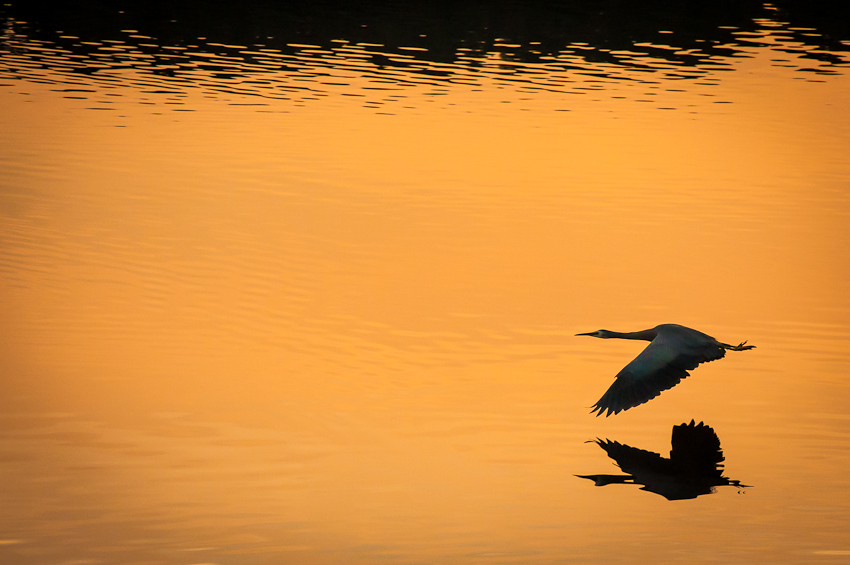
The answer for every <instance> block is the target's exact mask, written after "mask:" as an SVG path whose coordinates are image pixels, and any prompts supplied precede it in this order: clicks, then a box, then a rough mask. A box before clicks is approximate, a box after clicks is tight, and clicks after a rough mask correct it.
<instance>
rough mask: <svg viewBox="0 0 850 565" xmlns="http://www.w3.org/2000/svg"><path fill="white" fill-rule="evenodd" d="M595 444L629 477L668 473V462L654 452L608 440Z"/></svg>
mask: <svg viewBox="0 0 850 565" xmlns="http://www.w3.org/2000/svg"><path fill="white" fill-rule="evenodd" d="M596 443H597V444H598V445H599V447H601V448H602V449H604V450H605V452H606V453H607V454H608V457H610V458H611V459H613V460H614V461H616V462H617V466H618V467H619V468H620V469H622V470H623V471H624V472H626V473H628V474H630V475H642V474H645V473H659V474H660V473H669V472H670V460H669V459H665V458H664V457H661V455H659V454H658V453H655V452H654V451H646V450H645V449H638V448H637V447H632V446H630V445H625V444H622V443H620V442H618V441H611V440H610V439H608V440H604V441H603V440H599V439H598V440H596Z"/></svg>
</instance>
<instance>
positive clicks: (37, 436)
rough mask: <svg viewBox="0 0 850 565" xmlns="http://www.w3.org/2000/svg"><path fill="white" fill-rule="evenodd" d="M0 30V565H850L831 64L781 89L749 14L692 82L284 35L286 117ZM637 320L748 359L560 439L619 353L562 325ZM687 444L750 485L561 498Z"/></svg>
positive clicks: (246, 99) (629, 347) (849, 90)
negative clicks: (79, 59) (681, 330)
mask: <svg viewBox="0 0 850 565" xmlns="http://www.w3.org/2000/svg"><path fill="white" fill-rule="evenodd" d="M12 29H13V31H12V32H11V35H9V34H7V39H6V41H7V43H6V46H7V54H6V55H4V58H3V66H2V71H3V72H2V73H0V109H2V111H0V311H1V312H2V315H0V334H1V335H2V337H3V339H2V340H0V374H2V384H3V388H4V394H3V395H2V396H0V407H2V418H0V453H2V459H0V461H2V464H0V484H2V485H4V487H3V489H2V490H0V501H2V504H0V525H2V529H1V530H0V535H2V538H3V539H2V540H0V559H2V560H3V562H4V563H26V564H29V563H101V562H103V563H187V564H188V563H220V564H225V563H351V562H364V563H366V562H369V563H371V562H375V561H388V562H394V563H395V562H416V563H422V562H427V563H431V562H433V563H445V562H479V563H528V562H540V563H551V562H561V561H575V562H600V561H629V562H634V561H644V562H652V563H657V562H687V563H693V562H753V561H757V562H778V561H780V562H793V563H798V562H810V561H815V562H819V561H818V560H823V561H825V562H833V560H841V559H846V556H847V555H850V543H848V541H847V538H846V532H847V530H848V527H850V479H848V477H847V473H846V471H845V470H846V468H847V467H848V465H850V435H848V433H847V423H848V419H850V415H848V412H847V406H848V402H850V385H848V382H847V378H846V375H847V370H848V365H849V364H850V355H848V344H850V323H848V313H850V283H848V281H850V272H848V271H850V262H848V261H847V251H846V250H847V248H848V245H850V221H848V220H850V202H849V201H848V200H849V199H850V185H848V179H850V160H848V158H847V155H848V149H850V111H848V106H847V104H846V103H844V101H846V100H848V99H850V77H848V74H847V67H846V64H847V63H846V61H847V59H846V58H845V59H844V61H845V62H844V66H842V65H834V66H828V69H827V70H829V71H830V73H831V74H817V73H813V72H800V70H799V69H800V68H801V67H803V66H805V65H811V63H810V62H805V61H803V60H802V59H801V55H799V54H788V53H785V52H782V53H781V54H779V53H780V52H779V51H778V50H777V49H778V48H779V47H782V45H783V44H782V38H781V37H774V36H773V35H771V34H772V31H771V30H772V29H773V28H771V27H770V26H767V25H766V26H765V30H764V34H763V35H764V38H765V40H764V43H765V45H764V46H761V47H753V48H751V49H750V50H749V51H748V56H747V57H745V58H740V59H735V58H732V59H729V60H727V61H725V64H726V65H727V67H728V68H726V69H724V71H723V72H716V73H715V72H712V71H711V70H706V71H704V72H705V73H706V76H707V77H708V78H707V79H704V80H703V82H704V84H695V83H694V82H688V83H684V84H683V82H682V81H681V80H677V81H675V82H674V81H673V80H672V79H668V78H665V77H664V76H654V77H653V79H652V80H651V81H648V82H643V83H635V82H630V81H632V80H633V79H637V78H640V77H643V76H645V75H641V74H639V73H638V72H637V71H631V70H629V69H628V68H626V69H619V70H617V73H619V74H616V75H615V76H612V77H611V78H608V79H604V80H601V81H600V80H599V79H598V78H594V77H592V76H590V75H587V74H581V73H577V74H569V73H568V74H569V77H570V80H571V81H572V82H571V83H570V85H569V86H568V87H563V88H560V87H559V88H530V87H529V86H528V85H527V84H525V83H522V82H510V81H506V80H504V77H501V76H500V75H499V74H498V72H497V71H498V69H500V68H501V67H500V66H499V58H498V56H497V55H492V56H491V59H492V62H491V63H487V60H486V59H485V61H484V62H485V65H484V67H483V69H484V70H483V71H482V72H480V73H479V74H475V75H474V77H473V78H471V79H470V78H469V77H468V75H469V76H471V75H470V73H471V71H470V70H469V68H467V67H465V66H464V64H463V63H462V61H460V62H455V63H451V64H450V63H445V64H442V66H440V65H438V64H436V63H435V64H434V65H433V66H434V68H442V69H444V70H447V72H450V73H455V74H456V75H457V76H459V77H461V79H463V77H465V76H466V77H467V78H468V80H458V81H457V83H453V82H447V83H445V84H443V83H440V82H433V81H431V82H429V81H420V80H419V77H418V76H415V75H414V73H411V74H410V76H407V75H405V73H404V72H403V71H393V72H389V71H386V72H385V73H384V71H383V70H381V69H379V68H377V67H372V66H370V65H371V63H370V62H369V60H368V59H364V58H362V57H360V58H358V56H356V55H358V53H359V52H360V51H366V50H372V51H377V52H380V51H381V46H380V45H376V46H369V45H365V46H364V45H359V46H358V45H356V44H348V46H347V47H345V48H344V49H343V47H340V49H339V50H338V51H332V52H331V51H328V50H327V49H325V50H324V51H325V52H327V53H333V54H334V57H336V59H334V58H333V57H330V56H329V55H328V56H327V60H325V59H323V57H325V56H326V55H327V53H323V51H322V50H321V49H318V50H316V49H313V48H310V47H309V46H304V47H293V48H292V49H295V50H296V55H297V57H300V58H301V63H293V61H297V60H298V58H297V57H295V58H294V59H287V60H288V61H289V63H290V64H293V65H296V67H297V65H298V64H300V65H302V66H301V67H297V69H298V70H299V72H305V73H307V78H306V79H305V81H306V84H307V85H308V86H313V87H314V90H315V91H317V92H319V93H320V94H321V95H320V96H314V97H306V98H303V97H302V98H298V97H295V96H288V97H287V96H283V97H276V96H270V95H268V92H266V91H264V90H263V88H266V87H260V86H256V85H251V84H242V85H241V86H240V87H239V88H236V87H233V88H232V89H231V90H230V91H224V89H223V88H220V85H218V86H215V85H214V87H211V86H207V87H204V86H198V85H203V84H205V83H204V81H205V80H206V81H207V83H215V77H211V76H206V75H205V74H204V73H205V72H206V71H204V70H203V68H201V69H200V70H198V71H196V72H195V73H196V74H195V75H193V76H192V77H190V78H191V81H190V82H189V83H188V84H185V83H180V82H173V83H172V82H169V79H168V78H162V77H154V76H153V75H146V74H145V72H144V71H143V70H140V69H139V68H137V69H133V68H123V69H118V70H115V71H111V74H108V80H107V79H106V78H103V73H101V74H100V75H98V74H97V73H95V74H94V75H91V76H89V75H86V74H80V73H77V74H75V73H74V72H72V71H68V70H67V69H63V68H62V65H61V64H59V65H58V67H50V66H49V65H47V66H39V65H35V64H31V63H29V62H30V61H31V60H32V59H31V56H32V53H33V52H39V53H40V52H41V51H43V50H46V49H48V47H46V46H45V45H43V44H42V43H37V42H36V43H32V42H31V41H30V40H29V39H28V37H27V36H26V33H24V32H23V31H14V30H17V29H18V28H16V27H13V28H12ZM70 41H73V40H70ZM151 41H153V40H151ZM111 45H113V46H114V45H118V46H119V47H120V48H122V49H125V50H126V51H128V52H131V55H132V53H133V52H132V49H131V48H130V47H128V46H127V45H129V44H126V45H125V44H118V43H115V42H114V43H112V44H111ZM122 45H123V46H122ZM340 45H343V44H342V43H340ZM13 47H14V49H13ZM201 47H202V46H201ZM201 47H198V49H199V50H200V49H201ZM114 48H116V49H117V47H114ZM27 49H28V50H29V51H27ZM233 49H237V50H238V49H240V48H239V46H234V47H233ZM241 49H242V50H244V51H250V50H252V49H256V47H254V48H252V47H250V46H243V47H241ZM311 49H312V50H313V51H316V53H313V52H312V51H311ZM209 50H210V51H212V50H213V49H212V48H209ZM22 53H23V54H22ZM266 53H270V55H268V56H269V57H272V58H273V57H275V56H277V57H283V54H282V53H276V52H275V51H274V50H273V49H269V50H267V51H266ZM41 54H42V55H43V53H41ZM12 55H14V57H13V56H12ZM53 56H54V57H55V58H56V59H57V60H59V61H60V62H61V61H65V60H68V61H71V60H73V59H72V58H69V57H67V54H66V53H65V52H64V51H63V50H62V49H56V53H54V55H53ZM132 56H135V55H132ZM198 56H199V57H200V55H198ZM393 56H395V55H393ZM293 57H294V56H293ZM346 57H348V58H346ZM778 57H781V58H782V59H783V61H782V64H779V63H777V58H778ZM361 60H362V61H363V62H362V63H361V62H359V61H361ZM584 64H586V65H587V66H588V68H589V69H590V70H593V66H594V64H593V63H589V62H585V63H584ZM358 65H360V66H362V67H363V70H362V71H358V70H357V68H358ZM488 65H489V66H488ZM517 65H518V67H520V68H519V71H518V72H523V73H524V72H531V71H535V72H538V73H539V74H541V75H542V78H541V76H537V78H534V79H533V80H532V86H534V85H535V84H537V85H538V86H539V85H540V84H543V83H546V82H547V81H549V82H550V83H552V82H557V81H556V79H557V77H560V76H561V75H557V76H556V74H557V73H555V71H553V70H552V67H551V66H547V65H546V64H540V65H539V67H534V66H533V65H528V66H523V65H520V64H517ZM599 68H600V69H601V70H605V71H607V72H613V71H611V69H610V68H607V67H605V66H604V65H603V64H601V63H600V64H599ZM823 68H827V67H826V66H824V67H823ZM316 69H322V70H324V71H326V72H327V73H329V75H330V76H322V75H321V74H320V73H317V72H316ZM328 69H330V70H328ZM340 69H342V70H340ZM249 70H250V69H249ZM245 72H246V73H248V71H247V70H246V71H245ZM251 72H254V71H251ZM256 72H257V73H259V71H256ZM310 72H313V75H310ZM358 72H359V73H360V74H358ZM559 72H560V71H559ZM382 73H383V74H382ZM547 73H549V74H548V75H547ZM550 75H551V76H550ZM340 77H342V78H340ZM249 78H250V77H249ZM253 78H257V77H253ZM267 78H268V80H269V83H270V84H271V85H272V86H274V85H275V84H277V83H276V82H275V81H277V82H279V83H280V84H291V82H290V83H287V82H286V81H287V80H290V79H291V77H288V76H287V77H284V76H277V75H270V76H268V77H267ZM343 79H344V80H343ZM340 80H343V83H341V85H340V84H338V83H339V82H340ZM146 81H147V83H150V84H152V85H153V86H144V85H145V84H146ZM393 81H395V82H393ZM405 81H407V82H405ZM470 81H472V82H473V83H474V84H472V83H470ZM325 83H333V84H325ZM467 83H470V84H471V85H470V84H467ZM376 84H382V85H384V86H381V88H386V89H388V90H387V91H379V92H380V93H379V94H375V93H376V91H375V90H374V88H375V87H376ZM563 84H566V83H563ZM163 85H165V86H163ZM322 85H324V86H322ZM399 85H402V86H399ZM166 87H167V88H170V89H171V91H170V94H169V93H162V92H165V91H164V90H163V89H164V88H166ZM269 88H272V87H269ZM146 89H147V90H146ZM582 89H590V90H582ZM69 91H72V92H69ZM160 91H162V92H160ZM386 92H396V97H395V98H389V95H386ZM435 93H436V94H437V95H435ZM385 95H386V96H385ZM650 97H651V99H650ZM647 99H648V100H649V101H644V100H647ZM172 102H173V104H172ZM718 102H720V103H718ZM186 110H188V111H186ZM663 322H675V323H680V324H685V325H688V326H691V327H695V328H698V329H700V330H702V331H704V332H706V333H709V334H711V335H714V336H715V337H717V338H718V339H720V340H721V341H725V342H729V343H738V342H740V341H743V340H744V339H748V340H750V343H753V344H756V345H757V349H755V350H752V351H748V352H743V353H735V352H732V353H729V355H728V356H727V358H726V359H724V360H722V361H719V362H716V363H712V364H710V365H706V366H702V367H700V368H699V369H697V370H696V372H695V374H694V375H693V377H692V378H689V379H687V380H686V381H684V382H683V383H682V384H680V385H679V386H677V387H676V388H674V389H672V390H670V391H667V392H665V393H663V394H662V395H661V396H660V397H659V398H656V399H655V400H653V401H651V402H650V403H648V404H646V405H644V406H641V407H639V408H636V409H634V410H630V411H628V412H625V413H623V414H620V415H618V416H616V417H611V418H607V419H605V418H594V417H593V416H591V415H589V414H588V410H589V408H588V407H589V406H590V405H592V404H593V403H594V402H595V401H596V400H597V399H598V398H599V396H601V394H602V393H603V392H604V391H605V389H606V388H607V386H608V385H609V384H610V382H611V381H612V379H613V377H614V375H615V374H616V373H617V371H619V369H620V368H621V367H622V366H623V365H625V363H626V362H628V360H630V359H631V358H632V357H633V356H634V355H636V354H637V353H638V352H639V351H640V349H641V347H642V346H643V344H640V343H634V342H620V341H600V340H593V339H591V338H581V337H574V334H575V333H577V332H587V331H592V330H596V329H599V328H607V329H611V330H619V331H631V330H638V329H645V328H648V327H651V326H654V325H656V324H658V323H663ZM691 419H695V420H696V421H697V422H699V421H704V422H705V423H707V424H708V425H710V426H712V427H713V428H714V430H715V431H716V432H717V435H718V437H719V438H720V440H721V445H722V447H723V450H724V454H725V456H726V461H725V470H724V474H725V475H726V476H728V477H731V478H733V479H738V480H740V481H741V482H742V483H744V484H746V485H752V486H751V487H748V488H740V489H738V488H735V487H721V488H718V489H717V493H715V494H713V495H710V496H701V497H699V498H697V499H694V500H688V501H676V502H670V501H668V500H665V499H664V498H662V497H660V496H657V495H654V494H651V493H648V492H642V491H640V490H639V489H638V488H636V487H634V486H625V485H611V486H606V487H604V488H595V487H594V486H593V485H592V484H591V483H589V482H587V481H585V480H581V479H578V478H576V477H575V476H574V475H577V474H616V473H619V472H620V470H619V469H617V468H616V466H615V465H614V463H613V462H612V461H611V460H609V459H608V458H607V457H605V454H604V453H603V452H602V451H601V450H599V449H598V448H597V447H596V446H595V445H594V444H592V443H586V442H587V441H588V440H592V439H594V438H597V437H600V438H610V439H612V440H616V441H619V442H621V443H625V444H629V445H632V446H635V447H639V448H642V449H646V450H649V451H654V452H657V453H661V454H662V455H664V456H667V454H668V452H669V450H670V431H671V428H672V426H673V425H677V424H681V423H683V422H687V421H690V420H691Z"/></svg>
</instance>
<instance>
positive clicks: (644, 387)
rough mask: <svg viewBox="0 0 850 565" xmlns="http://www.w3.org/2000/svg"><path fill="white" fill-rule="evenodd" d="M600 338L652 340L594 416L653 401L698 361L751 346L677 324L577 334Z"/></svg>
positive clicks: (719, 356)
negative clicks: (647, 328) (731, 342)
mask: <svg viewBox="0 0 850 565" xmlns="http://www.w3.org/2000/svg"><path fill="white" fill-rule="evenodd" d="M576 335H589V336H592V337H598V338H602V339H611V338H616V339H637V340H646V341H649V342H651V343H650V344H649V345H648V346H647V347H646V349H644V350H643V351H642V352H641V353H640V355H638V356H637V357H635V358H634V359H633V360H632V361H631V362H630V363H629V364H628V365H626V366H625V367H623V369H622V370H621V371H620V372H619V373H618V374H617V378H616V380H615V381H614V383H613V384H612V385H611V387H610V388H609V389H608V391H607V392H606V393H605V394H604V395H602V398H600V399H599V401H598V402H597V403H596V404H594V405H593V410H592V411H591V412H596V413H597V414H596V415H597V416H601V415H602V413H603V412H607V413H606V414H605V415H606V416H610V415H611V414H618V413H620V412H622V411H623V410H628V409H629V408H634V407H635V406H639V405H641V404H643V403H644V402H648V401H649V400H652V399H653V398H655V397H656V396H658V395H659V394H661V392H662V391H664V390H667V389H668V388H672V387H674V386H676V385H677V384H678V383H679V381H681V380H682V379H684V378H685V377H687V376H689V375H690V373H688V371H691V370H693V369H695V368H696V367H697V365H699V364H700V363H707V362H708V361H714V360H716V359H721V358H722V357H723V356H724V355H726V350H727V349H729V350H732V351H744V350H747V349H753V348H754V347H755V346H753V345H745V344H746V343H747V342H746V341H745V342H743V343H741V344H739V345H734V346H733V345H729V344H726V343H721V342H719V341H717V340H716V339H714V338H713V337H711V336H710V335H706V334H704V333H702V332H699V331H697V330H693V329H691V328H686V327H685V326H680V325H678V324H661V325H660V326H656V327H654V328H652V329H649V330H643V331H639V332H626V333H620V332H611V331H608V330H597V331H595V332H590V333H585V334H576Z"/></svg>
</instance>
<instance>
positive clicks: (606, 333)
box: [576, 330, 613, 339]
mask: <svg viewBox="0 0 850 565" xmlns="http://www.w3.org/2000/svg"><path fill="white" fill-rule="evenodd" d="M611 333H612V332H609V331H608V330H596V331H595V332H589V333H586V334H576V335H589V336H590V337H599V338H602V339H609V338H611V337H613V336H612V335H611Z"/></svg>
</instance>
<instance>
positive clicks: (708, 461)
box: [576, 420, 749, 500]
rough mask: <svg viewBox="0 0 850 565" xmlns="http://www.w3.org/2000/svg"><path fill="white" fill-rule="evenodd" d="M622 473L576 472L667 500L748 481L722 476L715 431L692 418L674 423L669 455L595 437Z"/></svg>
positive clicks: (602, 483) (741, 486) (740, 486)
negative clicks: (639, 488)
mask: <svg viewBox="0 0 850 565" xmlns="http://www.w3.org/2000/svg"><path fill="white" fill-rule="evenodd" d="M591 443H596V444H597V445H599V447H601V448H602V449H604V450H605V453H607V454H608V457H610V458H611V459H613V460H614V461H615V462H616V463H617V466H618V467H619V468H620V469H621V470H622V471H623V472H624V473H626V474H625V475H576V476H577V477H579V478H582V479H590V480H591V481H593V482H594V484H596V486H598V487H603V486H606V485H612V484H626V485H641V490H645V491H648V492H654V493H655V494H660V495H661V496H663V497H664V498H666V499H668V500H684V499H688V498H696V497H698V496H701V495H703V494H711V493H713V492H715V488H716V487H720V486H727V485H731V486H735V487H738V489H745V488H749V485H745V484H742V483H741V482H740V481H736V480H732V479H729V478H728V477H724V476H723V461H724V460H725V458H724V457H723V450H722V449H721V448H720V439H719V438H718V437H717V434H716V433H715V431H714V430H713V429H712V428H711V427H710V426H707V425H705V424H704V423H703V422H700V423H699V424H697V423H695V422H694V420H691V423H690V424H682V425H680V426H673V437H672V439H671V443H672V449H671V450H670V458H669V459H668V458H666V457H662V456H661V455H660V454H658V453H655V452H652V451H645V450H643V449H638V448H636V447H631V446H629V445H625V444H622V443H620V442H617V441H611V440H610V439H608V440H602V439H597V440H595V441H594V442H591Z"/></svg>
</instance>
